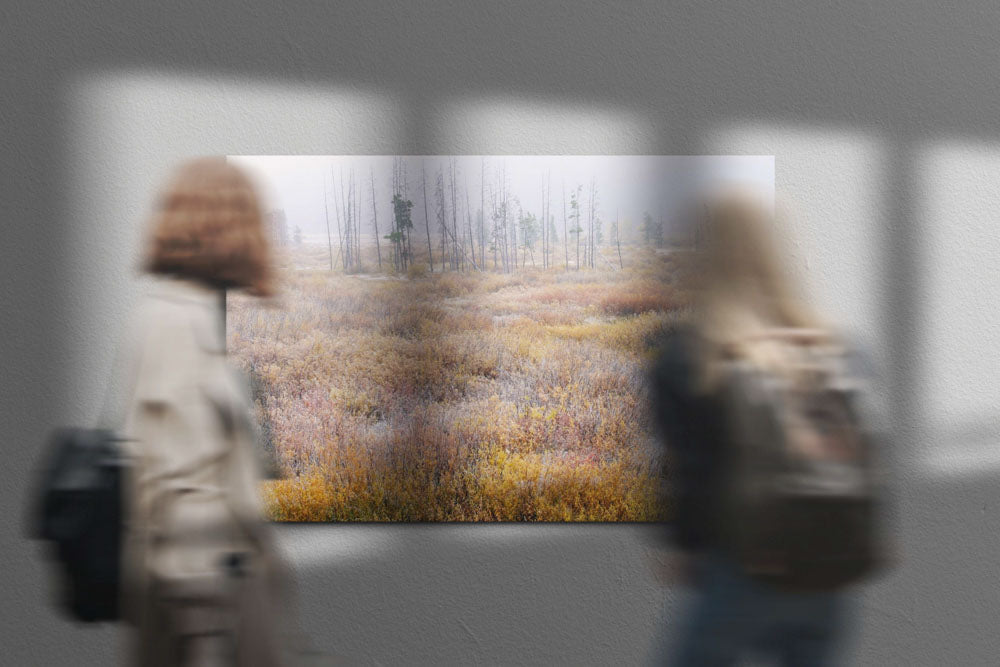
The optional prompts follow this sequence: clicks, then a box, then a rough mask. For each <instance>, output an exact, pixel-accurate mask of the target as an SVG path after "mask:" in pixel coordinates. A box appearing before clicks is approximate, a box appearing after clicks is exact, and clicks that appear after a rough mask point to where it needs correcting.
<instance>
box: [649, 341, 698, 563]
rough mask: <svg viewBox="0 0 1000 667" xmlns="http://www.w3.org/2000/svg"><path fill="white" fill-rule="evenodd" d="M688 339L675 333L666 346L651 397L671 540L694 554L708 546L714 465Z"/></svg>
mask: <svg viewBox="0 0 1000 667" xmlns="http://www.w3.org/2000/svg"><path fill="white" fill-rule="evenodd" d="M687 337H688V335H687V334H684V333H675V334H674V335H672V336H671V338H670V340H669V341H668V342H667V344H666V345H665V346H664V349H663V351H662V353H661V355H660V356H659V358H658V359H657V362H656V363H655V365H654V367H653V373H652V378H651V382H650V385H651V392H650V394H651V400H652V414H653V418H654V422H655V424H656V426H657V428H658V430H659V433H660V436H661V442H662V443H663V445H664V447H665V449H666V451H665V454H666V456H665V457H664V468H663V470H662V472H661V478H662V479H661V488H664V489H665V490H666V491H665V493H664V494H663V501H664V502H666V503H667V508H666V512H667V515H668V517H669V522H670V523H671V525H672V529H673V530H672V533H671V535H670V540H671V542H672V543H673V544H674V545H675V546H676V547H678V548H680V549H682V550H684V551H695V550H697V549H700V548H703V547H705V546H707V542H708V533H709V526H708V521H709V513H708V510H707V508H708V507H709V506H710V504H711V501H712V499H711V498H710V493H711V491H710V489H711V488H712V487H713V484H711V482H710V479H711V472H712V467H713V461H712V460H711V451H710V449H709V448H708V447H707V446H706V444H707V443H705V442H703V439H704V429H703V428H701V426H703V425H701V424H699V423H698V419H699V418H700V410H698V409H697V406H696V405H695V402H696V401H695V399H694V396H693V392H692V390H691V387H692V376H693V361H692V358H691V351H690V345H689V344H688V342H687V340H686V339H687Z"/></svg>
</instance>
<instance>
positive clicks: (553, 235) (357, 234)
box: [269, 157, 665, 273]
mask: <svg viewBox="0 0 1000 667" xmlns="http://www.w3.org/2000/svg"><path fill="white" fill-rule="evenodd" d="M480 168H481V173H480V188H479V192H478V193H475V195H478V200H479V201H478V202H476V204H477V206H473V201H474V199H475V198H476V197H475V195H473V194H472V193H471V191H470V188H469V185H468V181H467V179H466V178H463V176H462V175H461V174H460V173H459V170H458V166H457V160H456V159H455V158H451V159H449V160H448V162H447V164H444V165H438V166H437V168H436V169H433V170H430V171H429V170H428V169H427V167H426V164H425V163H423V162H421V165H420V171H419V173H417V174H412V175H411V174H410V173H409V168H408V163H407V161H406V160H405V159H403V158H399V157H396V158H393V168H392V183H391V193H392V199H391V208H390V218H389V219H388V220H381V221H380V220H379V216H378V206H377V201H378V200H377V194H376V192H377V188H376V178H375V172H374V169H371V168H370V169H369V171H368V174H362V175H360V176H359V175H358V173H357V172H356V170H355V169H353V168H350V169H348V170H346V171H345V170H344V169H343V168H340V169H339V170H337V169H335V168H333V167H331V169H330V172H329V174H327V176H328V177H329V178H327V177H326V176H325V177H324V180H323V206H324V209H323V210H324V214H325V226H326V236H327V249H328V257H329V259H328V262H329V268H330V270H333V269H334V268H335V267H338V266H339V267H340V268H342V269H343V270H344V271H345V272H348V273H357V272H360V271H364V270H366V267H365V266H364V264H363V255H362V242H361V239H362V219H363V218H365V219H366V223H367V224H366V227H367V229H368V230H370V231H371V232H373V234H372V235H373V237H374V241H375V258H374V260H375V262H376V264H377V267H378V270H379V271H383V270H387V269H391V270H392V271H396V272H405V271H407V270H408V269H409V268H410V267H412V266H414V264H418V263H425V264H426V266H427V268H428V269H429V270H430V271H431V272H435V271H449V270H450V271H486V270H489V271H496V272H501V273H512V272H515V271H517V270H518V269H523V268H525V267H527V266H529V265H530V266H532V267H536V268H538V267H540V268H546V269H547V268H553V267H557V266H559V265H562V268H563V269H565V270H567V271H569V270H580V269H583V268H590V269H596V268H598V267H601V268H610V269H621V268H624V262H623V258H622V252H621V246H622V242H623V238H622V237H623V234H624V232H623V222H622V221H621V219H620V218H619V216H618V215H617V213H616V215H615V217H614V219H613V220H610V221H606V220H604V219H602V217H601V213H600V192H599V189H598V186H597V183H596V180H595V179H592V180H591V182H590V184H589V185H588V186H584V185H583V184H575V185H573V186H572V187H571V188H570V189H569V190H568V191H567V188H566V185H565V183H564V184H563V185H562V188H561V192H557V193H555V195H553V189H552V183H551V180H552V179H551V174H545V175H544V176H543V177H542V179H541V180H540V182H539V184H538V187H539V191H540V193H541V204H540V209H541V210H540V211H537V212H536V211H528V210H525V209H524V207H523V206H522V204H521V201H520V199H519V198H518V197H517V195H516V194H514V193H512V192H511V189H510V184H509V180H508V178H507V173H506V167H505V166H504V165H503V164H500V165H497V167H496V168H495V169H494V170H493V173H492V174H491V175H490V177H489V178H488V177H487V167H486V160H485V158H484V159H483V160H482V162H481V167H480ZM365 176H367V179H365ZM364 181H367V182H364ZM411 192H415V193H418V195H419V199H420V202H421V206H420V207H419V208H418V211H419V213H418V216H420V217H422V220H420V221H417V223H418V224H417V225H415V221H414V203H413V199H412V195H411ZM553 199H555V202H553ZM553 203H555V204H556V210H553ZM369 207H370V210H371V214H370V217H369V216H368V214H367V210H368V208H369ZM559 213H561V215H558V214H559ZM421 214H422V215H421ZM269 218H270V220H271V223H272V236H273V237H274V240H275V241H276V242H277V243H279V244H282V245H284V244H287V243H288V237H289V234H288V229H287V222H286V221H285V218H284V214H283V213H282V212H281V211H277V212H272V213H271V214H270V216H269ZM419 223H422V224H419ZM420 227H423V229H421V228H420ZM606 228H607V233H606V232H605V229H606ZM636 231H637V232H638V240H639V242H640V244H642V245H645V246H648V247H662V246H664V245H665V225H664V221H663V220H662V216H661V219H659V220H657V219H654V218H653V216H652V215H651V214H650V213H649V212H644V214H643V218H642V222H641V224H640V225H639V227H638V230H635V229H634V228H633V236H635V232H636ZM294 238H295V242H296V243H301V230H299V229H298V228H296V231H295V234H294ZM602 249H603V251H602ZM607 250H610V257H609V256H608V253H606V252H604V251H607ZM383 251H384V252H383ZM418 254H423V255H424V256H423V257H419V258H418V256H417V255H418ZM369 257H370V255H369ZM370 268H374V267H370Z"/></svg>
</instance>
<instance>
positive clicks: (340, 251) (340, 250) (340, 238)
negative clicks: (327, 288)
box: [330, 169, 347, 271]
mask: <svg viewBox="0 0 1000 667" xmlns="http://www.w3.org/2000/svg"><path fill="white" fill-rule="evenodd" d="M330 180H331V181H332V185H333V210H334V212H335V213H336V214H337V255H338V256H339V257H340V259H341V261H342V262H343V263H344V271H347V255H346V254H345V253H344V232H343V227H342V225H341V224H340V202H339V201H338V200H337V179H336V177H335V176H334V173H333V170H332V169H331V170H330Z"/></svg>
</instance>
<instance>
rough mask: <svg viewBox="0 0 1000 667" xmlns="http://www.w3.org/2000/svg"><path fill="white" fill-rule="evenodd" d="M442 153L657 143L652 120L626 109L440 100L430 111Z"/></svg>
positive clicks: (593, 149)
mask: <svg viewBox="0 0 1000 667" xmlns="http://www.w3.org/2000/svg"><path fill="white" fill-rule="evenodd" d="M429 111H430V113H428V116H429V117H428V118H427V119H426V122H427V124H428V127H429V128H430V134H431V144H432V145H433V146H434V147H435V150H436V152H439V153H442V154H447V153H451V154H463V153H464V154H487V155H488V154H495V155H499V154H532V155H544V154H574V155H599V154H610V155H631V154H645V153H648V152H649V149H650V147H651V146H656V145H657V144H658V141H657V135H656V126H655V124H654V123H653V122H652V121H651V119H649V118H647V117H645V116H643V115H642V114H639V113H636V112H635V111H633V110H631V109H629V108H627V107H624V106H623V107H613V106H608V105H591V104H587V103H570V102H553V101H551V100H533V99H529V98H520V99H511V98H510V97H488V98H479V99H452V100H443V101H441V102H440V103H439V104H437V105H435V106H434V108H433V109H431V110H429Z"/></svg>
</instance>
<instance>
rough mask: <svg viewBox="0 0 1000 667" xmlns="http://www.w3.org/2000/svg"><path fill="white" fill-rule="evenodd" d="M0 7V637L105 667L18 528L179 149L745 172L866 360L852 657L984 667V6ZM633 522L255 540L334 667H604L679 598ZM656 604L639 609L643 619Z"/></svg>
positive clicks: (813, 286)
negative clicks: (749, 165) (272, 552)
mask: <svg viewBox="0 0 1000 667" xmlns="http://www.w3.org/2000/svg"><path fill="white" fill-rule="evenodd" d="M20 4H22V5H23V6H22V7H16V8H5V9H4V10H2V12H0V16H2V20H0V55H2V58H0V77H2V81H3V84H2V87H0V90H2V102H0V119H2V123H3V127H4V133H3V136H2V137H0V146H2V147H3V149H2V151H0V153H2V156H3V157H2V161H0V170H2V171H0V176H2V178H0V183H2V186H0V187H2V188H3V193H4V194H3V198H2V201H3V204H4V206H3V209H2V210H3V215H4V216H5V221H4V225H3V238H2V242H0V258H2V261H0V279H2V280H0V285H2V286H3V288H2V291H0V298H2V300H3V301H2V305H3V310H2V313H3V316H2V317H0V354H2V359H3V366H2V368H3V373H2V375H0V377H2V380H0V410H2V421H0V424H2V426H3V427H4V428H3V431H2V432H3V434H4V436H5V437H4V444H3V446H4V448H5V455H6V456H5V465H4V466H3V472H2V474H0V479H2V480H3V482H2V484H0V494H2V500H3V505H4V507H5V508H6V512H4V513H3V515H2V516H0V526H2V530H3V539H2V542H0V544H2V547H0V548H2V550H3V563H4V567H3V572H2V574H0V594H2V599H3V612H2V613H3V623H2V625H0V628H2V629H0V633H2V638H0V644H2V645H3V646H4V657H3V661H4V662H9V663H10V664H95V665H97V664H108V663H109V662H112V661H113V659H114V656H115V655H116V652H117V650H118V648H119V646H118V637H117V634H116V632H115V630H114V629H103V630H100V629H90V628H84V629H81V628H77V627H74V626H73V625H71V624H69V623H67V622H65V621H63V620H61V619H59V618H57V617H56V616H55V615H54V614H53V612H52V609H51V607H50V606H49V605H48V603H47V600H46V597H45V596H46V595H47V593H46V592H45V587H46V586H47V583H46V579H45V577H44V567H43V564H42V563H41V562H40V561H39V560H38V549H37V546H36V545H34V544H32V543H29V542H27V541H26V540H24V539H23V537H22V536H23V530H22V527H23V518H24V512H23V505H24V503H23V500H24V494H25V488H26V482H27V480H28V479H29V476H30V472H31V470H32V469H33V466H34V465H35V463H36V458H35V456H36V453H37V448H38V445H39V443H40V439H41V437H42V435H43V434H44V433H45V431H46V430H47V429H49V428H50V427H51V426H53V425H55V424H58V423H68V422H84V421H86V420H89V419H92V418H93V416H94V414H95V412H96V411H97V409H98V405H99V403H100V400H101V395H102V393H103V391H104V388H105V385H107V383H108V378H109V366H110V363H111V357H112V351H113V348H114V337H115V333H116V331H117V328H118V327H119V326H120V324H121V322H122V321H123V318H124V317H126V315H127V313H128V310H129V307H130V306H131V304H132V303H133V302H134V299H135V297H136V294H137V293H138V289H139V287H138V285H137V284H136V282H135V281H134V279H133V276H134V265H135V254H136V249H137V247H138V243H139V240H140V235H139V234H140V229H141V224H142V222H143V220H144V216H145V214H146V212H147V210H148V207H149V205H150V201H151V198H152V196H153V194H154V191H155V187H156V186H157V185H158V184H159V183H160V182H161V180H162V179H163V177H164V175H165V174H166V173H167V170H168V169H169V168H170V166H171V165H172V164H173V163H174V162H176V161H177V160H179V159H181V158H183V157H185V156H188V155H191V154H205V153H223V154H237V153H243V154H266V153H316V154H319V153H326V154H346V153H369V154H372V153H382V154H424V153H426V154H503V153H508V154H536V153H539V154H540V153H576V154H587V153H591V154H592V153H610V154H700V153H726V154H729V153H752V154H773V155H774V156H775V159H776V166H777V192H778V198H779V204H784V205H785V206H786V210H787V211H788V220H789V222H790V223H792V224H790V225H789V226H790V228H791V234H790V237H789V239H788V251H789V253H790V255H791V256H792V257H793V259H794V261H795V262H796V264H797V265H798V267H799V268H800V269H801V272H802V274H803V276H804V280H805V282H806V285H805V288H806V289H807V290H808V291H809V292H810V293H811V294H812V295H813V296H814V297H815V298H816V299H817V300H818V301H819V302H820V303H822V304H824V306H825V307H826V309H827V311H828V312H830V313H831V314H832V316H833V317H834V318H835V319H836V320H837V321H838V322H840V323H841V325H842V326H843V327H844V328H845V329H847V330H848V331H850V332H851V333H852V334H853V335H854V336H855V337H856V338H857V339H858V340H859V341H860V342H861V343H862V344H863V345H865V346H866V347H867V348H868V349H870V350H871V352H872V355H873V357H874V359H875V360H876V362H877V364H878V366H879V367H880V368H881V369H882V377H883V383H882V385H881V386H880V390H879V391H880V395H881V396H882V397H883V398H884V399H885V401H884V402H885V405H886V409H887V411H888V414H889V416H890V420H891V421H890V423H891V426H892V433H893V445H894V448H893V451H892V454H893V460H894V463H895V472H896V474H895V478H896V480H897V484H896V504H895V507H896V510H897V511H896V515H897V517H898V530H897V535H898V537H899V540H898V542H899V547H900V554H901V558H902V560H901V566H900V567H899V569H898V570H897V571H896V572H895V573H894V574H892V575H891V576H888V577H886V578H884V579H883V580H881V581H880V582H878V583H877V584H876V585H875V586H873V587H872V588H871V589H870V590H869V591H867V592H866V593H865V594H864V595H858V596H857V599H856V602H855V604H856V608H857V610H858V612H859V613H858V616H857V618H858V619H859V621H860V623H861V627H860V628H859V630H860V633H859V638H858V641H857V643H856V646H855V647H854V654H855V656H856V658H857V660H858V662H859V664H886V663H887V664H900V663H908V664H913V665H940V664H963V665H978V664H983V665H986V664H993V663H994V662H995V655H996V654H997V649H998V648H1000V646H998V644H997V640H996V639H995V636H996V633H995V631H994V630H995V627H996V622H997V620H998V619H997V609H998V604H1000V582H998V580H997V578H996V576H995V569H996V568H995V565H994V564H993V562H992V559H993V558H994V554H996V553H998V546H1000V544H998V542H1000V537H998V535H1000V531H998V530H997V529H998V528H1000V520H998V518H997V517H998V514H997V512H998V510H1000V490H998V489H1000V484H997V482H998V481H1000V455H997V454H996V451H1000V450H998V449H997V445H998V444H1000V442H998V440H1000V430H998V429H997V428H996V427H995V425H994V424H995V422H996V417H995V414H996V406H997V404H998V401H997V399H998V398H1000V389H998V385H997V383H996V382H995V377H996V376H997V375H998V371H1000V352H998V350H1000V345H998V343H1000V327H998V324H1000V316H998V315H997V314H996V309H995V308H993V307H992V306H991V304H992V301H993V300H995V294H996V293H997V288H998V287H1000V284H998V283H1000V279H998V278H997V275H1000V273H997V272H996V271H995V270H992V268H991V267H992V265H993V264H995V263H996V262H997V260H1000V243H998V241H997V238H998V236H997V235H996V233H995V231H993V230H994V229H995V221H994V220H993V216H994V215H995V211H996V210H1000V209H998V206H997V204H998V203H1000V119H998V117H997V116H996V114H995V109H997V108H998V106H1000V99H998V98H1000V88H997V87H996V86H995V85H994V82H993V77H994V71H995V63H996V62H997V61H998V56H1000V45H998V44H997V43H996V40H995V35H996V34H997V30H998V28H1000V9H997V8H996V7H994V6H993V5H992V4H991V3H986V2H974V3H965V4H963V5H962V6H961V7H958V8H954V7H947V8H946V7H943V6H939V4H938V3H922V2H921V3H912V2H907V3H903V2H886V3H881V4H878V5H877V6H858V7H855V8H851V9H845V8H843V7H836V8H834V7H830V8H822V7H813V6H810V5H802V4H800V3H787V5H785V6H782V5H780V4H772V5H769V6H768V8H767V9H762V8H759V7H758V8H753V7H740V8H736V7H726V6H724V5H722V3H719V4H718V5H715V4H711V3H670V5H669V7H668V6H667V5H666V4H665V3H654V2H649V3H645V2H641V3H628V4H627V5H622V6H618V3H597V2H551V3H531V4H528V3H525V4H521V3H487V2H482V3H468V2H466V3H458V2H455V3H452V2H437V3H420V4H416V3H405V2H386V3H380V4H377V5H376V4H375V3H370V2H368V3H361V2H359V3H353V2H341V3H336V4H330V5H327V3H309V4H301V5H297V6H295V8H294V9H287V8H285V7H283V6H281V5H280V3H236V2H232V3H215V4H214V5H213V6H212V7H207V6H206V7H202V6H201V5H200V4H190V5H185V6H180V7H177V6H174V5H172V6H171V7H170V8H166V7H163V6H154V5H150V6H149V8H145V9H144V8H141V7H139V6H134V5H122V6H116V5H114V4H102V5H101V6H94V7H87V6H81V5H80V4H69V3H67V4H65V5H63V4H62V3H50V4H48V5H47V7H46V8H40V7H36V6H34V5H29V4H28V3H20ZM655 530H657V528H656V527H649V526H636V525H615V526H612V525H580V526H577V525H532V526H517V525H490V526H476V525H395V526H377V525H356V526H339V525H333V526H281V527H280V535H281V542H282V545H283V547H284V548H285V550H286V552H287V554H288V556H289V559H290V561H291V562H292V564H293V567H294V570H295V575H296V579H297V581H298V583H299V588H300V595H301V605H300V606H301V608H302V620H303V625H304V626H305V627H306V628H307V630H308V631H309V633H310V634H311V635H312V636H313V638H314V641H315V642H316V643H317V644H318V645H320V646H322V647H323V648H325V649H327V650H330V651H333V652H336V653H338V654H341V655H343V656H346V657H347V658H349V659H351V660H352V661H355V662H359V663H361V664H594V665H600V664H634V663H637V662H640V661H641V660H642V659H643V657H644V656H645V655H646V654H647V652H648V651H649V650H650V648H651V646H652V644H653V643H654V642H655V641H656V639H657V638H658V637H659V636H662V635H664V634H665V633H667V632H668V627H669V625H670V619H671V617H672V616H671V614H672V612H673V610H675V609H676V605H677V603H678V601H679V600H680V599H681V598H682V597H683V591H682V590H681V589H678V588H667V589H663V588H661V587H659V586H658V585H657V584H656V583H655V582H654V581H653V579H652V577H651V576H650V574H649V572H648V569H647V567H646V552H647V544H648V543H649V539H650V537H651V536H652V533H653V531H655ZM664 608H665V614H664V616H663V617H661V612H663V610H664Z"/></svg>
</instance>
